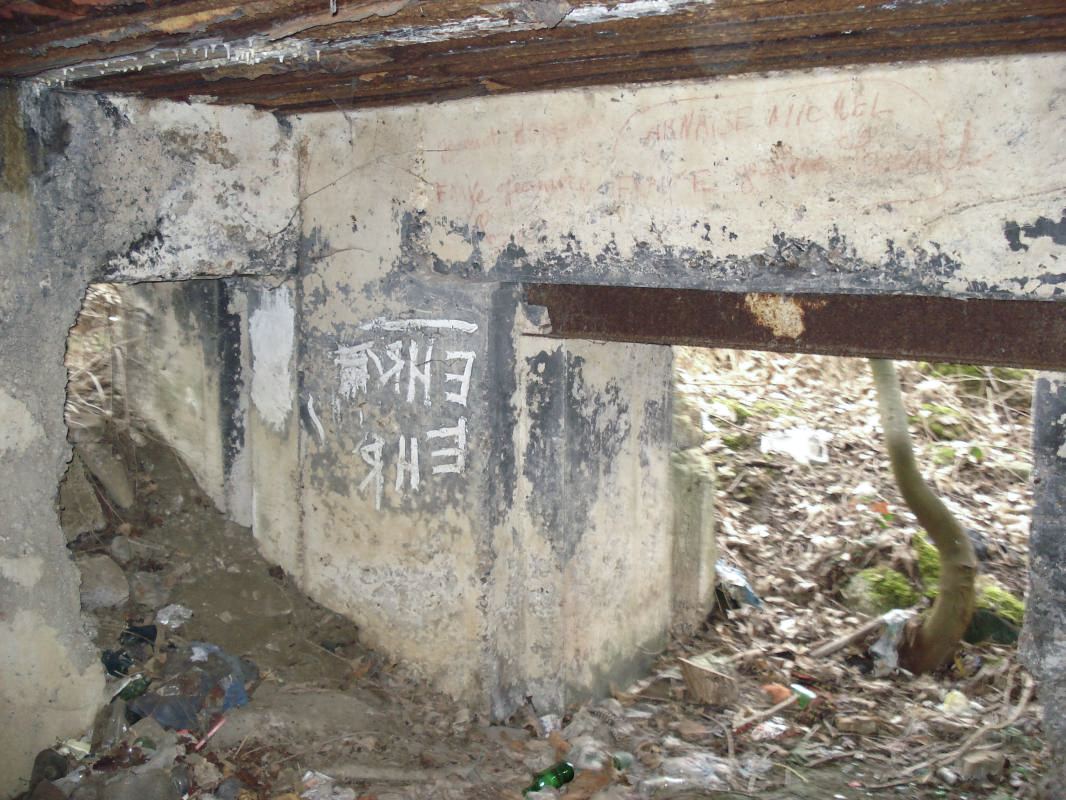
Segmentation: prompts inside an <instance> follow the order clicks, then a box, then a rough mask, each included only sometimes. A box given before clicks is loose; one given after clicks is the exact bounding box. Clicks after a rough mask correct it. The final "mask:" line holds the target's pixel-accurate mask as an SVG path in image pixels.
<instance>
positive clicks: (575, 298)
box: [524, 284, 1066, 370]
mask: <svg viewBox="0 0 1066 800" xmlns="http://www.w3.org/2000/svg"><path fill="white" fill-rule="evenodd" d="M524 294H525V300H526V302H527V303H530V304H532V305H538V306H544V307H545V308H546V309H547V311H548V316H549V318H550V320H551V326H550V330H548V331H545V332H544V335H546V336H551V337H556V338H566V339H594V340H600V341H611V342H619V341H621V342H644V343H648V344H681V345H692V346H698V347H731V348H738V349H745V350H773V351H776V352H782V353H819V354H823V355H833V356H862V357H872V358H893V359H910V360H921V361H949V362H959V363H968V364H989V365H996V366H1018V367H1029V368H1034V369H1056V370H1061V369H1063V368H1066V303H1063V302H1054V301H1040V300H961V299H955V298H948V297H924V296H914V295H854V294H851V295H843V294H794V295H783V294H782V295H776V294H758V293H749V294H740V293H732V292H713V291H704V290H700V289H650V288H635V287H621V286H587V285H570V284H526V285H525V286H524Z"/></svg>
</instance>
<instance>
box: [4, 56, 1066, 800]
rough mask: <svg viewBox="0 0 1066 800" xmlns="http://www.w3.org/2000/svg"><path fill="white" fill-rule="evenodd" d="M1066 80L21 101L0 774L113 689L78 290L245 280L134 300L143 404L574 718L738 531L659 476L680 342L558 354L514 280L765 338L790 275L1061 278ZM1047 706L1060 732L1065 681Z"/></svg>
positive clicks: (351, 582) (1010, 75) (1053, 534)
mask: <svg viewBox="0 0 1066 800" xmlns="http://www.w3.org/2000/svg"><path fill="white" fill-rule="evenodd" d="M1064 67H1066V57H1063V56H1059V55H1047V56H1026V57H999V58H989V59H983V60H973V61H945V62H940V63H931V64H916V65H913V66H891V67H861V68H860V67H852V68H843V69H838V70H825V71H815V72H804V73H778V74H772V75H768V76H761V77H757V78H756V77H742V78H731V79H727V80H720V81H716V82H710V81H703V80H695V81H690V82H679V83H674V84H667V85H659V86H647V87H640V88H634V87H624V88H617V87H608V88H598V89H580V90H570V91H565V92H554V93H543V94H536V93H535V94H528V95H524V96H521V97H517V96H515V97H497V98H490V99H485V98H482V99H471V100H464V101H458V102H453V103H447V104H441V105H434V106H418V107H399V108H392V109H385V110H366V111H359V112H347V113H341V112H339V111H336V112H325V113H321V114H316V115H308V116H295V117H290V118H285V119H279V118H276V117H274V116H272V115H270V114H265V113H261V112H257V111H254V110H250V109H247V108H242V107H233V108H219V107H214V106H207V105H198V104H179V103H170V102H151V101H145V100H135V99H129V98H121V97H102V96H94V95H90V94H78V93H66V92H52V91H45V92H32V91H30V90H29V89H28V87H21V88H20V87H17V86H13V85H8V86H5V87H4V88H3V91H2V93H0V98H2V108H0V134H2V135H0V144H2V153H0V155H2V160H0V165H2V169H0V244H2V246H0V335H2V341H3V342H4V345H3V348H2V350H0V367H2V370H0V374H2V375H4V377H5V385H4V386H3V387H2V388H0V412H2V414H3V419H4V424H3V428H2V435H0V461H2V463H3V465H4V474H5V476H9V477H8V478H7V479H6V480H5V481H4V482H2V483H0V511H2V514H3V518H4V519H5V520H6V521H7V523H6V528H5V530H4V532H3V536H2V538H0V566H2V567H3V568H2V570H0V608H2V609H3V615H2V616H0V660H2V662H3V664H2V666H3V670H2V672H0V674H2V675H3V678H2V682H0V697H2V701H0V704H2V705H0V714H2V717H0V719H2V721H3V723H4V724H3V725H2V726H0V777H2V780H0V793H3V792H8V791H14V790H15V789H17V788H18V786H19V785H20V781H22V780H24V779H25V777H26V774H27V771H28V769H29V765H30V763H31V761H32V757H33V755H34V753H36V752H37V751H38V750H40V749H41V748H42V747H44V746H47V745H49V744H51V743H52V742H53V741H54V739H55V738H57V737H60V736H65V735H69V734H72V733H74V732H77V731H79V730H81V729H82V728H84V727H85V726H86V725H87V724H88V722H89V721H90V720H91V718H92V715H93V713H94V712H95V710H96V707H97V704H98V703H99V702H100V697H99V694H100V691H101V688H102V685H103V676H102V671H101V669H100V666H99V664H98V663H97V659H96V655H95V654H94V653H93V652H92V650H91V649H90V648H89V646H88V640H87V639H86V636H85V634H84V632H83V630H82V625H81V621H80V609H79V590H78V585H77V577H76V573H75V571H74V569H73V567H72V565H71V564H70V562H69V560H68V559H67V557H66V551H65V547H64V545H65V541H64V537H63V534H62V532H61V530H60V526H59V518H58V514H57V511H56V495H57V486H58V482H59V479H60V478H61V476H62V475H63V474H64V472H65V470H66V464H67V461H68V460H69V459H70V454H71V448H70V445H69V443H68V441H67V438H66V431H65V428H64V424H63V397H64V385H65V381H66V374H65V371H64V368H63V352H64V344H65V338H66V335H67V331H68V329H69V328H70V326H71V325H72V324H73V322H74V319H75V317H76V314H77V311H78V307H79V304H80V301H81V298H82V296H83V295H84V293H85V290H86V287H87V286H88V284H89V283H90V282H93V281H102V280H107V281H111V282H115V283H120V284H130V283H136V282H145V281H149V282H157V281H180V280H182V279H194V278H195V279H201V278H214V279H222V280H215V281H210V282H202V281H187V282H184V283H169V284H161V285H158V286H156V285H148V284H145V285H140V286H136V287H129V288H126V289H124V290H123V291H124V292H125V293H126V294H125V296H126V297H127V298H128V302H129V304H130V307H131V308H139V309H141V310H142V311H143V312H144V313H143V314H140V315H131V316H132V317H134V320H133V321H132V322H131V323H130V324H131V325H132V326H134V327H132V328H131V333H133V334H135V337H136V342H135V345H134V346H133V349H134V350H136V351H137V354H138V355H137V359H136V360H137V362H138V363H139V364H140V365H141V366H139V367H137V366H135V365H134V364H133V363H132V361H131V363H130V364H128V365H127V372H128V374H127V383H128V384H129V385H131V386H132V387H133V391H131V393H130V397H129V398H128V402H129V404H130V406H131V408H135V409H136V410H137V413H138V414H140V415H142V416H144V417H145V418H147V419H149V420H151V421H152V423H153V425H152V428H153V431H154V434H155V435H157V436H159V437H160V438H163V439H164V440H166V441H168V442H170V443H171V444H173V445H174V446H175V447H176V448H178V449H180V450H181V451H182V452H183V454H184V455H186V456H187V461H188V464H189V467H190V469H191V470H192V471H193V473H194V474H195V476H196V478H197V480H198V481H199V482H200V484H201V485H202V486H203V488H204V491H205V492H206V493H207V495H208V496H209V497H210V498H211V499H212V501H213V502H214V503H215V504H216V505H217V506H218V507H219V508H220V509H221V510H223V511H224V512H225V513H227V514H228V515H230V516H231V517H232V518H233V519H235V520H238V521H241V522H251V524H252V527H253V532H254V535H255V537H256V541H257V543H258V546H259V548H260V549H261V551H262V553H263V554H264V555H265V556H266V557H267V558H268V559H269V560H271V561H273V562H274V563H276V564H279V565H281V566H282V567H283V568H284V570H285V571H286V572H287V573H289V574H290V575H291V576H292V577H293V579H294V580H295V581H296V582H297V584H298V585H299V586H300V587H301V588H302V589H303V590H304V591H306V592H307V593H308V594H310V595H311V596H312V597H314V598H315V599H316V600H317V601H319V602H321V603H322V604H324V605H326V606H328V607H330V608H333V609H335V610H337V611H340V612H342V613H343V614H345V615H346V616H348V617H350V618H351V619H352V620H354V621H355V622H356V623H357V624H358V625H359V626H360V631H361V634H362V635H363V636H365V637H366V640H367V642H368V643H369V644H371V645H372V646H375V647H377V648H379V649H381V650H382V651H385V652H387V653H389V654H390V655H392V656H394V657H396V658H401V659H403V660H404V661H405V662H406V663H408V664H409V665H410V666H411V667H412V669H414V670H415V671H417V672H420V673H421V674H422V675H423V676H424V677H426V678H427V679H429V680H431V681H432V682H433V683H434V684H435V685H436V686H438V687H440V688H442V689H444V690H445V691H447V692H449V693H450V694H452V695H453V696H455V697H457V698H459V699H461V700H462V701H463V702H465V703H468V704H469V705H470V706H472V707H476V708H479V709H483V710H485V711H487V712H490V713H492V714H494V715H498V716H504V715H506V714H508V713H510V711H512V710H513V709H514V708H515V706H516V705H517V704H519V703H521V702H524V699H525V698H526V697H532V698H533V700H534V702H535V704H536V706H537V708H544V709H552V708H559V707H561V706H563V705H564V704H566V703H568V702H570V701H571V700H574V699H578V698H580V697H582V696H584V695H587V694H589V693H595V692H601V691H603V690H604V689H605V688H606V687H607V686H608V684H609V683H610V682H611V681H622V680H624V679H625V678H626V677H627V676H629V675H632V674H635V673H636V672H637V671H639V670H640V669H641V667H642V666H643V664H644V659H645V658H646V657H647V656H645V655H644V654H645V653H647V652H652V651H654V650H655V649H656V648H657V645H658V643H660V642H662V641H663V639H664V637H665V635H666V632H667V630H668V629H669V627H670V625H671V624H673V623H674V622H680V623H682V624H691V622H692V619H693V618H697V619H698V617H699V614H700V612H701V610H702V609H703V608H705V605H704V604H706V603H707V602H708V601H709V595H710V592H709V591H708V586H709V580H710V577H709V575H708V573H706V572H705V571H699V570H695V571H694V570H691V569H685V568H683V567H684V566H685V565H686V564H687V563H688V562H689V561H690V560H691V558H692V555H691V554H696V556H695V557H696V558H703V557H707V558H713V519H711V518H710V517H709V509H708V504H707V502H706V496H705V491H706V487H705V485H704V484H703V483H701V481H700V480H698V479H694V478H693V476H692V474H691V472H692V465H691V464H684V463H671V459H670V445H671V432H670V426H671V419H672V414H671V398H670V371H671V369H670V368H671V364H670V354H669V350H668V349H667V348H665V347H657V346H654V345H648V344H642V345H638V344H632V343H625V342H613V343H602V342H601V343H597V342H585V341H580V342H579V341H572V340H565V339H564V340H558V339H554V338H550V334H552V333H553V331H552V326H551V323H552V320H551V319H550V318H549V316H548V314H547V312H546V310H545V309H544V308H543V307H541V306H538V305H536V304H534V303H530V302H528V299H527V296H526V294H525V293H524V292H523V289H522V286H521V284H523V283H529V282H535V283H539V284H590V285H611V286H620V287H633V286H637V287H652V288H662V289H668V290H669V289H679V288H685V289H694V290H713V291H719V292H723V291H724V292H734V293H739V294H742V295H744V296H746V297H748V300H747V301H745V304H744V306H743V308H745V309H748V310H747V311H743V310H742V313H749V314H750V315H751V320H750V321H749V322H750V323H751V324H763V325H764V327H766V328H767V329H768V330H769V331H770V333H771V334H772V336H773V337H775V338H777V339H788V338H789V337H791V338H796V337H797V336H800V335H801V334H802V332H803V331H804V329H805V328H804V318H803V304H799V303H793V304H788V303H784V304H783V303H782V302H779V301H778V300H776V299H774V298H775V297H776V296H777V295H781V294H796V293H802V292H817V293H824V294H859V295H883V296H892V295H900V294H906V295H917V296H927V297H942V298H952V299H956V300H959V299H969V300H988V299H997V300H1027V301H1038V302H1040V303H1058V302H1061V300H1062V298H1063V293H1062V283H1063V277H1062V270H1061V267H1059V266H1057V265H1058V261H1059V259H1060V258H1061V255H1062V247H1063V242H1062V236H1061V235H1060V233H1061V231H1060V230H1059V227H1060V226H1059V225H1058V222H1056V221H1057V220H1059V219H1060V218H1061V216H1062V214H1063V209H1064V208H1066V190H1064V189H1063V188H1062V186H1061V184H1060V181H1059V180H1058V174H1059V173H1060V172H1061V165H1062V163H1063V161H1064V160H1066V141H1064V140H1063V138H1062V136H1061V131H1062V130H1063V128H1064V124H1066V118H1064V117H1066V110H1064V108H1063V107H1062V105H1061V103H1057V102H1056V100H1057V92H1058V86H1059V85H1061V78H1062V75H1063V71H1064ZM797 308H798V309H799V310H798V311H797V310H796V309H797ZM634 313H636V312H634ZM738 313H740V312H738ZM797 315H798V316H797ZM760 320H761V322H760ZM137 326H139V327H137ZM164 367H165V368H166V369H164ZM138 370H140V371H138ZM1041 386H1043V387H1044V388H1042V389H1040V390H1038V414H1037V416H1038V420H1043V428H1041V429H1040V431H1038V433H1037V438H1036V442H1037V456H1038V459H1040V458H1043V462H1041V463H1042V464H1043V466H1042V467H1040V468H1038V470H1037V474H1038V476H1041V481H1042V482H1041V483H1040V484H1039V485H1038V487H1037V488H1038V495H1039V496H1040V497H1039V499H1038V501H1037V510H1036V512H1035V513H1036V516H1035V517H1034V562H1033V570H1034V599H1033V601H1032V602H1031V604H1030V607H1031V608H1032V607H1036V606H1039V605H1040V604H1041V603H1043V604H1045V606H1046V607H1047V608H1048V609H1049V612H1048V613H1047V614H1044V615H1042V616H1041V618H1040V620H1039V621H1031V622H1030V629H1031V633H1030V634H1029V638H1028V639H1027V642H1028V644H1027V653H1028V657H1029V659H1030V663H1031V664H1032V665H1033V669H1034V671H1035V672H1036V674H1037V677H1038V678H1040V679H1041V680H1042V681H1044V684H1043V686H1042V691H1046V692H1052V693H1053V692H1056V691H1059V688H1061V687H1058V688H1056V687H1057V684H1056V683H1055V679H1054V678H1053V677H1052V676H1053V675H1055V674H1057V672H1056V669H1057V668H1056V667H1055V665H1056V664H1058V663H1059V661H1060V660H1061V654H1057V653H1056V651H1055V649H1054V648H1055V644H1054V643H1055V642H1056V641H1058V640H1060V639H1061V638H1062V637H1063V636H1064V635H1066V632H1064V626H1066V619H1064V617H1063V615H1062V614H1061V613H1059V612H1060V611H1061V606H1062V603H1063V598H1062V597H1061V594H1062V593H1061V592H1058V591H1057V590H1056V589H1055V588H1054V587H1055V586H1056V585H1057V584H1056V581H1057V582H1059V583H1061V582H1062V581H1063V580H1064V578H1063V569H1064V567H1063V563H1064V562H1063V561H1062V559H1057V560H1056V559H1054V558H1052V557H1051V556H1052V555H1053V554H1054V552H1055V548H1056V547H1059V548H1060V549H1061V547H1062V531H1061V530H1060V529H1059V528H1056V527H1055V526H1054V525H1053V524H1052V523H1051V522H1050V521H1049V520H1052V519H1053V518H1054V514H1053V513H1051V511H1053V509H1051V506H1050V505H1048V504H1049V503H1051V504H1052V505H1053V502H1057V501H1055V498H1057V497H1059V496H1060V495H1061V492H1062V488H1061V487H1062V485H1063V483H1062V474H1061V472H1062V470H1061V469H1059V468H1058V467H1057V466H1056V465H1059V466H1061V463H1062V459H1063V458H1064V453H1063V452H1062V447H1061V444H1062V442H1061V436H1059V434H1061V431H1060V430H1059V429H1058V427H1056V426H1057V425H1058V422H1057V420H1058V416H1056V414H1057V413H1058V412H1055V411H1054V409H1056V408H1058V406H1055V405H1054V403H1053V402H1052V399H1053V397H1054V393H1055V391H1057V388H1053V387H1058V384H1057V383H1056V382H1055V379H1048V380H1047V381H1045V382H1044V383H1042V384H1041ZM1041 397H1043V398H1044V400H1040V398H1041ZM1041 402H1044V404H1045V406H1046V408H1045V411H1040V410H1039V409H1041V408H1044V407H1045V406H1041V405H1040V403H1041ZM1055 402H1058V401H1055ZM1059 405H1061V403H1059ZM1048 409H1050V410H1048ZM1055 436H1059V438H1058V439H1055V438H1054V437H1055ZM1041 454H1043V455H1041ZM1049 509H1050V510H1049ZM1060 516H1061V515H1060ZM1056 543H1057V544H1056ZM1056 659H1059V661H1056ZM1059 671H1061V670H1059ZM1044 707H1045V710H1046V714H1047V719H1048V731H1049V735H1051V736H1052V737H1053V741H1054V742H1056V743H1057V744H1055V746H1056V747H1059V748H1060V749H1061V748H1062V747H1063V746H1064V744H1063V743H1064V742H1066V738H1064V737H1066V730H1064V727H1063V726H1064V723H1063V716H1062V712H1061V704H1058V705H1056V704H1055V703H1047V702H1045V703H1044ZM1056 737H1057V738H1056ZM1060 778H1061V776H1060Z"/></svg>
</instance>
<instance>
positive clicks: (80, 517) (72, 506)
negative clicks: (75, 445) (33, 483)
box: [59, 453, 107, 542]
mask: <svg viewBox="0 0 1066 800" xmlns="http://www.w3.org/2000/svg"><path fill="white" fill-rule="evenodd" d="M59 523H60V526H61V527H62V528H63V533H64V534H66V537H67V541H68V542H71V541H73V540H74V539H77V538H78V537H79V536H81V535H82V534H83V533H94V532H96V531H100V530H103V529H104V527H105V526H106V525H107V520H106V519H105V518H104V510H103V509H102V508H101V507H100V501H99V500H98V499H97V497H96V490H95V489H94V488H93V486H92V484H91V483H90V482H89V478H88V476H87V475H86V474H85V466H84V465H83V464H82V462H81V458H79V457H78V455H77V454H76V453H75V454H74V457H73V458H72V459H71V461H70V465H69V466H68V467H67V474H66V476H65V477H64V479H63V482H62V483H61V484H60V485H59Z"/></svg>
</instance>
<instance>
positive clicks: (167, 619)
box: [155, 603, 192, 630]
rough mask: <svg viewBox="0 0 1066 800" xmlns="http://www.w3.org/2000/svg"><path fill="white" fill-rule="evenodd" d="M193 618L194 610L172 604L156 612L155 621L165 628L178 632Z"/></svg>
mask: <svg viewBox="0 0 1066 800" xmlns="http://www.w3.org/2000/svg"><path fill="white" fill-rule="evenodd" d="M191 618H192V609H189V608H186V607H185V606H182V605H178V604H177V603H171V604H170V605H169V606H165V607H163V608H161V609H159V611H157V612H156V615H155V621H156V622H157V623H158V624H160V625H162V626H163V627H164V628H170V629H171V630H177V629H178V628H180V627H181V626H182V625H184V624H185V623H186V622H188V621H189V620H190V619H191Z"/></svg>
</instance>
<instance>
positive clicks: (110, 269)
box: [100, 217, 164, 280]
mask: <svg viewBox="0 0 1066 800" xmlns="http://www.w3.org/2000/svg"><path fill="white" fill-rule="evenodd" d="M162 227H163V218H162V217H159V218H157V219H156V221H155V224H154V225H153V226H152V227H151V228H149V229H148V230H146V231H145V232H144V233H142V234H141V235H140V236H138V237H137V238H136V239H134V240H133V241H132V242H130V245H129V247H127V248H126V250H125V252H123V253H116V252H114V251H113V250H112V251H109V252H108V254H107V256H106V257H105V261H106V262H107V264H108V266H106V267H104V268H103V269H102V270H101V277H100V280H106V279H109V278H113V277H114V276H116V275H118V274H119V273H120V272H121V271H122V268H121V266H110V265H111V264H112V263H113V262H115V261H119V263H120V264H121V263H122V262H125V263H129V262H131V261H133V260H135V257H136V256H138V255H139V254H141V253H144V252H148V251H151V250H155V249H158V248H161V247H162V246H163V241H164V237H163V231H162Z"/></svg>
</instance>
